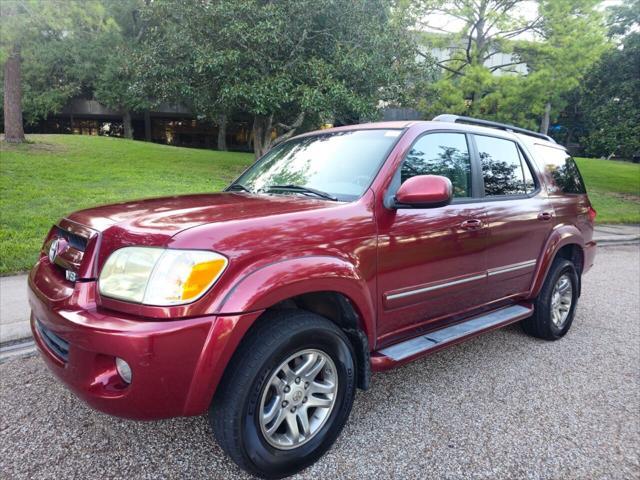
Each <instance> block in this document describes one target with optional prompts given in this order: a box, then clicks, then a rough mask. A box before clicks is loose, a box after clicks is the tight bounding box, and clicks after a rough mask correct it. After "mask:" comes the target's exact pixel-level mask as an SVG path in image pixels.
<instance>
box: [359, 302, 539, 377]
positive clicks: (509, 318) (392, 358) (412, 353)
mask: <svg viewBox="0 0 640 480" xmlns="http://www.w3.org/2000/svg"><path fill="white" fill-rule="evenodd" d="M532 314H533V306H532V305H528V304H518V305H512V306H510V307H504V308H500V309H498V310H493V311H491V312H487V313H485V314H483V315H480V316H477V317H473V318H471V319H469V320H466V321H464V322H462V323H458V324H456V325H451V326H450V327H445V328H442V329H440V330H436V331H433V332H430V333H427V334H426V335H422V336H420V337H416V338H412V339H410V340H406V341H404V342H401V343H396V344H395V345H391V346H390V347H386V348H383V349H382V350H379V351H377V352H374V353H373V354H372V356H371V364H372V367H373V370H386V369H387V368H391V367H394V366H396V365H398V364H402V363H406V362H407V361H409V360H412V359H414V358H418V357H422V356H423V355H426V354H428V353H432V352H434V351H436V350H440V349H441V348H444V347H445V346H448V345H453V344H456V343H459V342H460V341H462V340H464V339H466V338H471V337H474V336H476V335H479V334H480V333H483V332H487V331H489V330H494V329H496V328H500V327H503V326H505V325H509V324H510V323H514V322H517V321H518V320H522V319H524V318H527V317H529V316H531V315H532Z"/></svg>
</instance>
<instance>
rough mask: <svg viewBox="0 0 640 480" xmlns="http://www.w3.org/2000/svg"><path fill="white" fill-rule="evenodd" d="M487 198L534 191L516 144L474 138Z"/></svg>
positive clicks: (485, 138) (476, 136) (486, 138)
mask: <svg viewBox="0 0 640 480" xmlns="http://www.w3.org/2000/svg"><path fill="white" fill-rule="evenodd" d="M474 138H475V141H476V146H477V148H478V155H479V156H480V164H481V166H482V177H483V179H484V194H485V196H487V197H498V196H513V195H527V194H529V193H532V192H533V191H534V190H535V189H536V186H535V182H534V180H533V175H532V173H531V170H530V168H529V165H528V164H527V162H526V161H525V159H524V158H523V156H522V153H521V152H520V149H519V148H518V146H517V145H516V143H515V142H512V141H511V140H506V139H503V138H496V137H487V136H484V135H474Z"/></svg>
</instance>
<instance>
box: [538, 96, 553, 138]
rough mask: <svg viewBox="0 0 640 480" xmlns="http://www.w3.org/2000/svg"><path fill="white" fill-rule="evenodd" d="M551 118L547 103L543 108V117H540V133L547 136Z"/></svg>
mask: <svg viewBox="0 0 640 480" xmlns="http://www.w3.org/2000/svg"><path fill="white" fill-rule="evenodd" d="M550 116H551V102H547V103H546V104H545V106H544V115H543V116H542V122H540V133H544V134H545V135H547V132H548V131H549V119H550Z"/></svg>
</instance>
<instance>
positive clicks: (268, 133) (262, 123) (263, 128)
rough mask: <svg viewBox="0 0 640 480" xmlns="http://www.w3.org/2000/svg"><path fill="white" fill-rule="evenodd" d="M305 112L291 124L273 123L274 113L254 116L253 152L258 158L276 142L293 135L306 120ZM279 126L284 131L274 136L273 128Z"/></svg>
mask: <svg viewBox="0 0 640 480" xmlns="http://www.w3.org/2000/svg"><path fill="white" fill-rule="evenodd" d="M304 117H305V114H304V112H301V113H299V114H298V117H297V118H296V119H295V120H294V122H293V123H292V124H291V125H285V124H284V123H278V124H277V125H274V124H273V115H269V116H268V117H266V116H263V115H256V116H255V117H254V118H253V135H252V136H253V152H254V153H255V156H256V158H259V157H261V156H262V155H264V154H265V153H267V152H268V151H269V150H270V149H271V147H272V146H273V145H274V144H277V143H280V142H283V141H285V140H287V139H289V138H291V137H292V136H293V134H294V133H295V132H296V130H297V129H298V128H299V127H300V126H301V125H302V122H304ZM274 126H277V127H278V128H279V129H280V130H282V131H284V133H282V134H281V135H280V136H278V137H276V138H273V135H272V134H273V128H274Z"/></svg>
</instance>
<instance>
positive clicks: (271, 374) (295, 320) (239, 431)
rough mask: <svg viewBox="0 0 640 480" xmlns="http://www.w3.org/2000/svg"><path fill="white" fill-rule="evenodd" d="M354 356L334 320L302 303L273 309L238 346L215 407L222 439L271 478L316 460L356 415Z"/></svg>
mask: <svg viewBox="0 0 640 480" xmlns="http://www.w3.org/2000/svg"><path fill="white" fill-rule="evenodd" d="M354 358H355V355H354V352H353V349H352V346H351V343H350V342H349V340H348V339H347V337H346V336H345V334H344V333H343V332H342V331H341V330H340V329H339V328H338V327H337V326H336V325H335V324H333V323H332V322H330V321H329V320H327V319H325V318H323V317H321V316H319V315H316V314H313V313H310V312H306V311H302V310H280V311H274V312H268V313H267V314H265V316H264V317H263V318H261V319H260V324H259V325H257V327H256V328H254V329H252V330H251V331H250V332H249V333H248V335H247V337H246V338H245V339H244V340H243V341H242V344H241V345H240V347H239V348H238V350H237V351H236V353H235V354H234V357H233V358H232V360H231V362H230V363H229V365H228V366H227V369H226V373H225V376H224V378H223V381H222V382H221V385H220V387H219V389H218V392H217V393H216V396H215V398H214V401H213V403H212V406H211V408H210V409H209V420H210V422H211V425H212V427H213V431H214V434H215V436H216V439H217V440H218V443H219V444H220V446H221V447H222V449H223V450H224V451H225V452H226V453H227V454H228V455H229V456H230V457H231V458H232V459H233V460H234V461H235V462H236V463H237V464H238V465H239V466H240V467H241V468H243V469H244V470H246V471H248V472H250V473H252V474H254V475H258V476H261V477H264V478H282V477H285V476H288V475H292V474H294V473H296V472H298V471H300V470H302V469H304V468H306V467H307V466H309V465H311V464H312V463H314V462H315V461H316V460H318V459H319V458H320V457H321V456H322V455H323V454H324V453H325V452H326V451H327V450H328V449H329V448H330V447H331V446H332V445H333V443H334V442H335V440H336V438H337V437H338V435H339V434H340V431H341V430H342V427H343V426H344V424H345V422H346V421H347V419H348V417H349V413H350V412H351V407H352V405H353V399H354V395H355V384H356V370H355V362H354ZM320 364H322V366H319V365H320ZM316 371H317V372H318V373H315V372H316ZM331 385H333V387H331ZM287 388H288V390H286V389H287ZM326 392H328V393H326ZM329 404H331V406H329ZM285 405H286V408H284V406H285ZM314 405H317V406H314ZM320 405H322V406H320ZM276 411H277V412H276ZM272 412H275V413H272ZM294 412H295V413H294ZM304 418H307V420H306V421H304ZM278 421H280V422H281V423H277V422H278ZM289 422H292V423H289ZM276 424H278V425H279V427H275V425H276ZM271 430H272V431H271ZM270 431H271V432H270ZM304 432H306V434H305V433H304Z"/></svg>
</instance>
